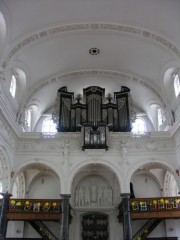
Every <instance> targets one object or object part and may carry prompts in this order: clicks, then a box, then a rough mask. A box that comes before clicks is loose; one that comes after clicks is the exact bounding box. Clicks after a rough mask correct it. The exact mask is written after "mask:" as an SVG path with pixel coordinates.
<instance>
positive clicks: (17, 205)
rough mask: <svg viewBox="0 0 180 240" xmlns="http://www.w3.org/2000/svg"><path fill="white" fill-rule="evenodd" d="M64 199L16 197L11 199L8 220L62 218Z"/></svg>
mask: <svg viewBox="0 0 180 240" xmlns="http://www.w3.org/2000/svg"><path fill="white" fill-rule="evenodd" d="M61 206H62V200H57V199H15V198H11V199H10V201H9V209H8V212H7V219H8V220H47V221H48V220H60V217H61V213H62V209H61Z"/></svg>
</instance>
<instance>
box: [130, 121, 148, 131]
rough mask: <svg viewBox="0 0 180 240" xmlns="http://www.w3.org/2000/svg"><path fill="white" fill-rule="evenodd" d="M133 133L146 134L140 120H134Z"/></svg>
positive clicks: (144, 125)
mask: <svg viewBox="0 0 180 240" xmlns="http://www.w3.org/2000/svg"><path fill="white" fill-rule="evenodd" d="M131 132H133V133H144V132H146V123H145V121H144V120H143V119H142V118H136V120H135V122H134V123H133V124H132V130H131Z"/></svg>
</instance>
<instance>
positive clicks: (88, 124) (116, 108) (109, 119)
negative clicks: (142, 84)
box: [53, 86, 131, 149]
mask: <svg viewBox="0 0 180 240" xmlns="http://www.w3.org/2000/svg"><path fill="white" fill-rule="evenodd" d="M129 94H130V89H129V88H128V87H125V86H122V87H121V90H120V91H119V92H114V97H112V96H111V94H108V97H106V98H105V89H104V88H101V87H98V86H91V87H87V88H85V89H83V96H80V95H77V97H76V99H74V93H72V92H68V91H67V87H62V88H60V89H59V90H58V100H57V106H56V108H57V111H56V116H55V114H54V117H53V118H54V119H56V122H57V130H58V132H77V131H82V130H83V133H84V145H83V149H86V148H106V149H107V143H106V131H107V129H108V130H109V131H113V132H129V131H131V124H130V113H129V100H128V99H129Z"/></svg>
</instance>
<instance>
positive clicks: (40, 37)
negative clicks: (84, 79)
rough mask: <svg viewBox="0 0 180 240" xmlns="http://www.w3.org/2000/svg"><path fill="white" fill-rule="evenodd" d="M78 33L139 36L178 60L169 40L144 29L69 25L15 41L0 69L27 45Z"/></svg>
mask: <svg viewBox="0 0 180 240" xmlns="http://www.w3.org/2000/svg"><path fill="white" fill-rule="evenodd" d="M79 31H81V32H82V31H107V32H119V33H125V34H129V35H134V36H139V37H142V38H144V39H146V40H150V41H152V42H153V43H156V44H158V45H161V46H163V47H165V48H167V49H168V50H170V51H171V52H172V53H174V54H175V55H176V56H177V57H179V58H180V50H179V49H178V48H177V47H176V46H175V45H174V44H173V43H172V42H170V41H169V40H167V39H166V38H164V37H162V36H161V35H159V34H156V33H153V32H150V31H149V30H146V29H141V28H137V27H133V26H127V25H120V24H112V23H84V24H83V23H82V24H78V23H77V24H69V25H59V26H55V27H52V28H48V29H43V30H41V31H39V32H36V33H34V34H32V35H30V36H28V37H26V38H24V39H22V40H21V41H19V42H18V41H17V42H16V44H15V45H14V47H12V48H11V50H10V51H9V53H8V54H7V56H6V57H5V60H4V61H3V63H2V65H1V67H2V69H6V67H7V65H8V63H9V61H10V60H11V58H12V57H13V56H14V55H15V54H16V53H17V52H19V51H20V50H22V49H23V48H25V47H27V46H28V45H30V44H32V43H35V42H39V41H44V40H47V39H48V38H51V37H55V36H57V35H59V34H64V33H69V32H79Z"/></svg>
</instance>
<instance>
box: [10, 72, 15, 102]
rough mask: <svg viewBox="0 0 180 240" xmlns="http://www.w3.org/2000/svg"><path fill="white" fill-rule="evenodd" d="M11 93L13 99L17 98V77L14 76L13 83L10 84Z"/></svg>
mask: <svg viewBox="0 0 180 240" xmlns="http://www.w3.org/2000/svg"><path fill="white" fill-rule="evenodd" d="M9 91H10V93H11V95H12V97H13V98H14V97H15V93H16V77H15V75H14V74H13V75H12V77H11V83H10V89H9Z"/></svg>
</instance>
